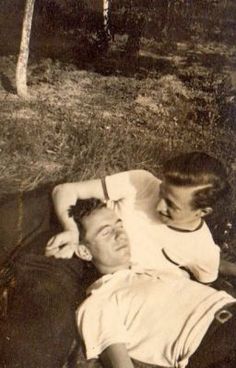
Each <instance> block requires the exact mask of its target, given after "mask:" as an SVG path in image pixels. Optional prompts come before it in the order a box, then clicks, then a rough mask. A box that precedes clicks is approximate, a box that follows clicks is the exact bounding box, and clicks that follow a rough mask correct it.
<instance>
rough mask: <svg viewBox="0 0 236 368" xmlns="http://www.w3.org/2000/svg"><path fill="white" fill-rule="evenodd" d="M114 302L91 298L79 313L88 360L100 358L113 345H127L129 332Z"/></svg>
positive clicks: (80, 327) (79, 323) (79, 326)
mask: <svg viewBox="0 0 236 368" xmlns="http://www.w3.org/2000/svg"><path fill="white" fill-rule="evenodd" d="M119 313H120V312H119V310H118V308H117V306H116V304H115V302H114V301H112V300H108V299H107V298H106V299H102V298H96V297H94V296H93V295H92V296H90V297H89V298H88V299H87V300H86V301H85V302H84V303H83V304H82V305H81V306H80V307H79V309H78V311H77V323H78V328H79V333H80V336H81V337H82V339H83V341H84V344H85V350H86V357H87V359H95V358H98V357H99V355H100V354H101V353H102V352H103V351H104V350H105V349H106V348H107V347H109V346H111V345H112V344H118V343H126V342H127V331H126V329H125V327H124V325H123V323H122V320H121V318H120V314H119Z"/></svg>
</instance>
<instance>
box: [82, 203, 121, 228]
mask: <svg viewBox="0 0 236 368" xmlns="http://www.w3.org/2000/svg"><path fill="white" fill-rule="evenodd" d="M117 220H119V217H118V216H117V214H116V213H115V212H114V211H113V210H111V209H110V208H107V207H103V208H98V209H95V210H94V211H93V212H92V213H91V214H90V215H88V216H87V217H86V218H85V219H84V223H85V225H86V227H88V226H89V227H90V228H91V227H92V226H96V227H99V226H100V225H103V224H105V223H110V222H116V221H117Z"/></svg>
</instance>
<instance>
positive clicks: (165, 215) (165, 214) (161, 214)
mask: <svg viewBox="0 0 236 368" xmlns="http://www.w3.org/2000/svg"><path fill="white" fill-rule="evenodd" d="M158 214H159V216H161V217H165V218H168V219H171V217H170V215H168V214H167V213H163V212H158Z"/></svg>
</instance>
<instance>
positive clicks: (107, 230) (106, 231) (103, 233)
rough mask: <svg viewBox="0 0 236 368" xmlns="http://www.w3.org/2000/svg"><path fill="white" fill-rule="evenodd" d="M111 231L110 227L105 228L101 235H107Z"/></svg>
mask: <svg viewBox="0 0 236 368" xmlns="http://www.w3.org/2000/svg"><path fill="white" fill-rule="evenodd" d="M111 233H112V229H111V228H106V229H104V230H103V231H102V233H101V235H102V236H107V235H110V234H111Z"/></svg>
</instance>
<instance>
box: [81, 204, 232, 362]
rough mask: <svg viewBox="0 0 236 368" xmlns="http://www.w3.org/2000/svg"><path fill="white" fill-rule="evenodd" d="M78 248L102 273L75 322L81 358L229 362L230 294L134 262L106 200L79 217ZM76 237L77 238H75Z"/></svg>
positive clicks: (123, 231)
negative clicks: (82, 348)
mask: <svg viewBox="0 0 236 368" xmlns="http://www.w3.org/2000/svg"><path fill="white" fill-rule="evenodd" d="M80 230H81V231H80V235H81V244H80V245H79V246H78V249H77V252H78V255H79V256H80V257H81V258H82V259H84V260H87V261H91V260H92V262H93V263H94V265H95V266H96V267H97V269H98V271H99V272H100V273H101V275H103V276H102V277H101V278H99V279H98V280H97V281H96V282H95V283H93V284H92V285H91V286H90V287H89V289H88V297H87V299H86V301H85V302H84V303H83V304H82V305H81V306H80V307H79V309H78V312H77V321H78V328H79V331H80V334H81V336H82V338H83V340H84V343H85V348H86V355H87V359H93V358H94V359H96V358H98V357H100V358H101V360H102V362H103V365H104V367H105V368H108V367H109V368H110V367H112V368H132V367H133V363H132V360H131V358H133V359H136V360H139V361H142V362H145V363H150V364H156V365H158V367H160V366H161V367H172V368H173V367H176V368H177V367H178V368H184V367H186V366H188V367H189V368H210V367H213V365H214V367H216V366H217V367H222V365H221V364H224V365H223V366H224V368H234V367H235V364H236V299H234V298H233V297H232V296H230V295H229V294H227V293H226V292H224V291H216V290H215V289H213V288H210V287H208V286H205V285H202V284H200V283H197V282H195V281H192V280H189V279H187V278H183V277H176V275H168V276H167V275H163V274H158V273H157V272H156V271H155V270H154V271H152V270H145V269H142V268H138V267H137V266H133V265H132V263H131V260H130V247H129V240H128V236H127V234H126V231H125V229H124V227H123V223H122V220H121V219H120V218H119V217H118V216H117V215H116V214H115V212H114V211H112V210H110V209H108V208H106V207H101V206H100V207H98V208H97V209H96V208H95V209H92V210H91V212H87V213H86V214H83V216H82V218H81V221H80ZM82 242H83V244H82Z"/></svg>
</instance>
